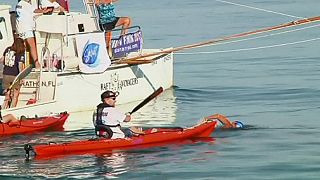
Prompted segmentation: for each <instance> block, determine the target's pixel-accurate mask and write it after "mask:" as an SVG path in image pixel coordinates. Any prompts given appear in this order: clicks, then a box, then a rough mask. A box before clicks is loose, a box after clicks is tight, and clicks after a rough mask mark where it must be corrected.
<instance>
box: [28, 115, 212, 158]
mask: <svg viewBox="0 0 320 180" xmlns="http://www.w3.org/2000/svg"><path fill="white" fill-rule="evenodd" d="M216 127H217V121H214V120H206V121H204V122H202V123H201V124H198V125H195V126H193V127H190V128H177V127H174V128H149V129H147V130H145V131H144V132H145V134H140V135H138V136H133V137H131V138H119V139H105V138H96V139H89V140H80V141H75V142H68V143H61V144H53V143H49V144H42V145H34V146H32V145H29V144H26V145H25V151H26V158H27V159H28V158H29V156H30V152H33V155H35V156H36V157H37V158H39V157H42V158H43V157H50V156H57V155H68V154H83V153H90V152H93V151H99V150H113V149H130V148H134V147H141V146H143V145H148V146H149V147H150V146H152V145H153V144H154V145H156V144H159V143H161V144H165V143H166V142H167V143H168V144H170V143H172V142H175V141H179V140H187V139H192V138H206V137H210V136H211V133H212V132H213V131H214V130H215V129H216ZM40 159H41V158H40Z"/></svg>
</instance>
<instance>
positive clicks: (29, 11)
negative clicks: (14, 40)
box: [16, 0, 50, 69]
mask: <svg viewBox="0 0 320 180" xmlns="http://www.w3.org/2000/svg"><path fill="white" fill-rule="evenodd" d="M49 11H50V10H49V9H46V8H43V9H37V6H36V4H32V2H31V0H19V1H18V4H17V5H16V13H17V14H16V17H17V19H16V26H17V27H16V28H17V33H18V36H19V37H20V38H22V39H23V40H24V41H25V43H26V45H28V49H29V50H30V54H31V58H32V60H33V62H34V65H35V67H36V68H37V69H40V67H41V65H40V63H39V61H38V53H37V47H36V39H35V34H34V30H35V20H34V18H35V17H36V14H35V13H47V12H49Z"/></svg>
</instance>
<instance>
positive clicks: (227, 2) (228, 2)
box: [216, 0, 306, 19]
mask: <svg viewBox="0 0 320 180" xmlns="http://www.w3.org/2000/svg"><path fill="white" fill-rule="evenodd" d="M216 1H218V2H222V3H226V4H232V5H236V6H241V7H246V8H250V9H255V10H259V11H264V12H268V13H273V14H278V15H282V16H287V17H293V18H296V19H306V18H305V17H299V16H294V15H290V14H285V13H281V12H276V11H271V10H267V9H262V8H257V7H253V6H248V5H244V4H238V3H234V2H230V1H224V0H216Z"/></svg>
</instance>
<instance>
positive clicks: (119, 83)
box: [100, 73, 139, 91]
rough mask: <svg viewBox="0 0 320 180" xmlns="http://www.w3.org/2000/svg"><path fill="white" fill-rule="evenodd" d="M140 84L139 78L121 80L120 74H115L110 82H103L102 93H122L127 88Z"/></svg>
mask: <svg viewBox="0 0 320 180" xmlns="http://www.w3.org/2000/svg"><path fill="white" fill-rule="evenodd" d="M137 84H139V80H138V78H137V77H133V78H129V79H120V77H119V74H118V73H114V74H112V75H111V76H110V81H109V82H103V83H101V84H100V89H101V91H106V90H111V91H121V90H122V89H123V88H125V87H130V86H134V85H137Z"/></svg>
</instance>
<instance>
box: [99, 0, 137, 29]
mask: <svg viewBox="0 0 320 180" xmlns="http://www.w3.org/2000/svg"><path fill="white" fill-rule="evenodd" d="M116 1H118V0H95V5H96V7H97V10H98V13H99V23H100V27H101V28H102V29H103V30H105V31H110V30H112V29H114V28H115V27H118V26H122V31H121V34H122V35H123V34H126V33H127V32H128V28H129V27H130V26H131V24H132V23H131V18H130V17H117V16H116V14H115V11H114V8H115V7H114V5H113V2H116Z"/></svg>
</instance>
